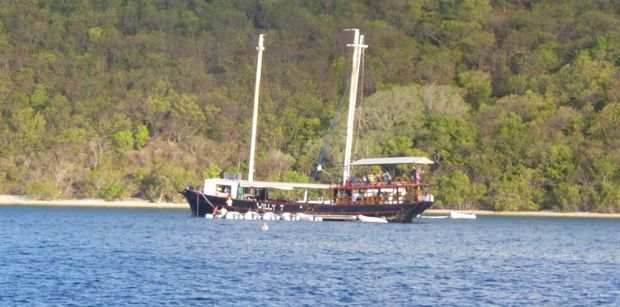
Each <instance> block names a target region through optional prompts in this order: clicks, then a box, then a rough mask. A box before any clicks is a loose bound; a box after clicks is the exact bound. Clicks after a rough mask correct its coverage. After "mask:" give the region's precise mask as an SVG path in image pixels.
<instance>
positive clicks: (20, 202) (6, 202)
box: [0, 194, 620, 219]
mask: <svg viewBox="0 0 620 307" xmlns="http://www.w3.org/2000/svg"><path fill="white" fill-rule="evenodd" d="M1 206H42V207H86V208H87V207H92V208H145V209H175V210H189V206H188V205H187V204H186V203H175V202H161V203H156V202H150V201H148V200H144V199H139V198H136V199H127V200H115V201H106V200H103V199H61V200H33V199H29V198H27V197H24V196H17V195H3V194H0V207H1ZM450 211H454V212H460V213H467V214H470V213H474V214H476V216H514V217H558V218H597V219H620V214H618V213H592V212H553V211H488V210H449V209H428V210H426V211H425V212H424V214H425V215H429V216H433V215H435V216H436V215H448V214H450Z"/></svg>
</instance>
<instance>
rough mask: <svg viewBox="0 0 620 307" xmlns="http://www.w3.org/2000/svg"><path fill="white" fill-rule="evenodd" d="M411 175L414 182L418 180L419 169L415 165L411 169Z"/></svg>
mask: <svg viewBox="0 0 620 307" xmlns="http://www.w3.org/2000/svg"><path fill="white" fill-rule="evenodd" d="M409 177H410V178H411V181H412V182H417V181H418V170H417V169H416V168H415V166H414V167H413V168H412V169H411V171H409Z"/></svg>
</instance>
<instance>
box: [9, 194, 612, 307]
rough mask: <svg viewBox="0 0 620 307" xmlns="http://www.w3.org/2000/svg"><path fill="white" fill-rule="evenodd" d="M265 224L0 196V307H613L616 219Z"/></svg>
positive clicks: (420, 220) (177, 212) (423, 220)
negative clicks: (11, 201)
mask: <svg viewBox="0 0 620 307" xmlns="http://www.w3.org/2000/svg"><path fill="white" fill-rule="evenodd" d="M268 224H269V227H270V230H269V231H266V232H263V231H261V230H260V226H261V222H260V221H233V220H208V219H204V218H191V217H190V212H189V209H188V210H162V209H105V208H49V207H18V206H0V305H1V306H15V305H18V306H40V305H53V306H68V305H74V306H119V305H139V306H161V305H180V306H193V305H200V306H204V305H237V306H238V305H252V306H263V305H277V306H304V305H305V306H315V305H330V306H332V305H382V306H383V305H387V306H391V305H397V306H399V305H440V306H478V305H497V306H510V305H516V306H523V305H537V306H575V305H588V306H593V305H594V306H595V305H610V306H619V305H620V220H598V219H566V218H531V217H528V218H517V217H479V218H478V219H476V220H450V219H418V220H416V222H415V223H412V224H364V223H353V222H284V221H270V222H268Z"/></svg>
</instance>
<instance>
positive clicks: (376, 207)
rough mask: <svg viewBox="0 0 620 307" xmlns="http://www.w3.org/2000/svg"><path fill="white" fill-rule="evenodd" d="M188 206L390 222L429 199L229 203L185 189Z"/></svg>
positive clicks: (201, 212) (197, 210)
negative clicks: (387, 201)
mask: <svg viewBox="0 0 620 307" xmlns="http://www.w3.org/2000/svg"><path fill="white" fill-rule="evenodd" d="M181 193H182V194H183V195H184V196H185V199H186V200H187V202H188V203H189V206H190V208H191V210H192V215H193V216H205V214H212V213H213V210H214V209H215V208H217V207H222V208H223V207H226V208H227V209H228V210H229V211H237V212H241V213H245V212H247V211H256V212H260V213H263V212H273V213H276V214H282V213H285V212H288V213H304V214H308V215H320V216H329V217H332V219H338V217H342V218H343V219H346V217H350V216H357V215H359V214H361V215H366V216H375V217H385V218H386V219H387V220H388V221H390V222H398V223H408V222H411V220H412V219H413V218H414V217H416V216H417V215H419V214H422V212H424V210H426V209H428V208H429V207H430V206H431V205H432V202H425V201H418V202H412V203H400V204H357V203H352V204H340V205H330V204H311V203H294V202H282V201H271V200H267V201H254V200H240V199H236V200H234V201H233V203H232V206H227V205H226V200H227V199H226V198H224V197H217V196H211V195H204V194H203V193H201V192H200V191H197V190H190V189H186V190H184V191H183V192H181Z"/></svg>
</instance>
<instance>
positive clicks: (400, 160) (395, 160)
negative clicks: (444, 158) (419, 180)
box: [351, 157, 434, 166]
mask: <svg viewBox="0 0 620 307" xmlns="http://www.w3.org/2000/svg"><path fill="white" fill-rule="evenodd" d="M433 163H434V162H433V161H432V160H430V159H429V158H426V157H392V158H368V159H361V160H357V161H355V162H353V163H351V165H353V166H362V165H390V164H433Z"/></svg>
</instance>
